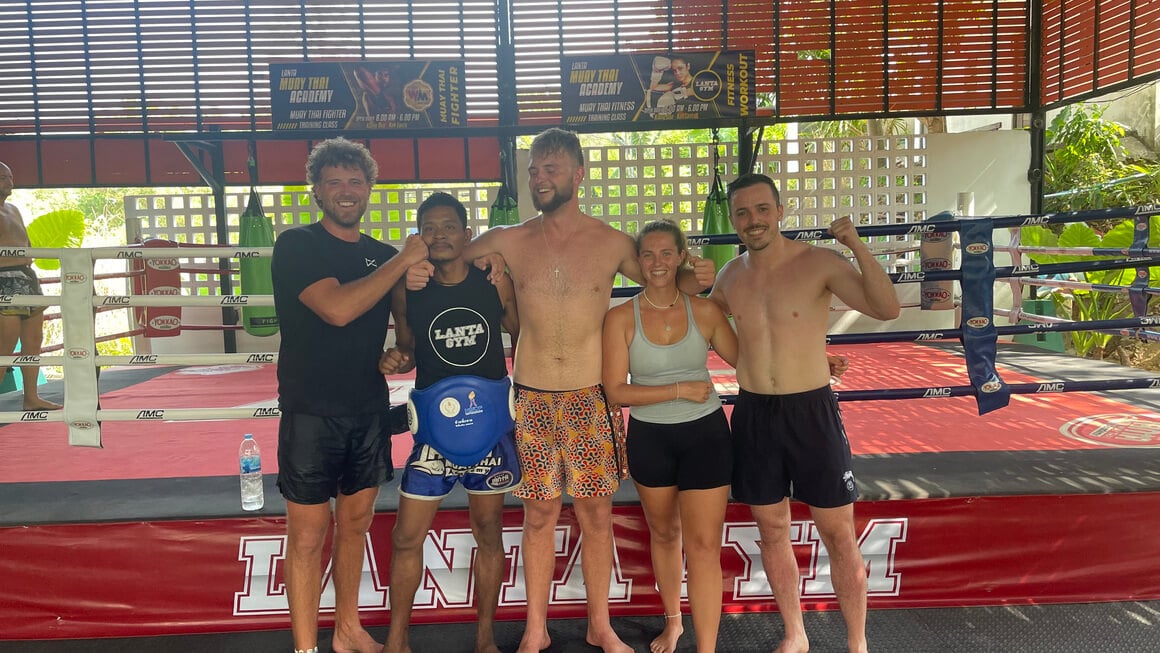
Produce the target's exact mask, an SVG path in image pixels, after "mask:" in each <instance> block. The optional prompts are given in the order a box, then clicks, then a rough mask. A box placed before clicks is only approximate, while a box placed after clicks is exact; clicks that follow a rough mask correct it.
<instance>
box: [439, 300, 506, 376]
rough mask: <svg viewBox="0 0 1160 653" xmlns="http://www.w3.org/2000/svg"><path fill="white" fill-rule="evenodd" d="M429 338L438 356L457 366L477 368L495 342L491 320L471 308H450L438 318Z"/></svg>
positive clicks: (445, 361)
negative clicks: (477, 364)
mask: <svg viewBox="0 0 1160 653" xmlns="http://www.w3.org/2000/svg"><path fill="white" fill-rule="evenodd" d="M427 337H428V338H429V339H430V342H431V349H432V350H434V351H435V355H437V356H438V357H439V358H440V359H441V360H442V361H443V362H444V363H446V364H448V365H451V366H453V367H470V366H472V365H475V364H476V363H478V362H479V361H480V360H481V359H483V355H484V354H485V353H487V346H488V344H489V343H490V342H491V333H490V332H489V330H488V328H487V320H485V319H484V318H483V316H482V315H480V314H479V312H477V311H474V310H472V309H470V308H449V309H447V310H445V311H443V312H442V313H440V314H438V315H436V316H435V319H434V320H431V329H430V330H429V331H428V332H427Z"/></svg>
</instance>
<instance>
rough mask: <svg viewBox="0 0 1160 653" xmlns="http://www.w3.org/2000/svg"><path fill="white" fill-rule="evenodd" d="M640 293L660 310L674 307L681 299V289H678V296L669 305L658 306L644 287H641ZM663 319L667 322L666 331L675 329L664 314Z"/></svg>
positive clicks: (650, 304)
mask: <svg viewBox="0 0 1160 653" xmlns="http://www.w3.org/2000/svg"><path fill="white" fill-rule="evenodd" d="M640 294H641V295H642V296H643V297H644V300H645V301H646V302H648V305H649V306H652V307H653V308H655V309H657V310H658V311H663V310H665V309H666V308H672V307H674V306H676V305H677V302H679V301H681V291H679V290H678V291H677V296H676V297H674V298H673V303H671V304H669V305H668V306H657V305H656V304H654V303H653V300H651V299H649V298H648V293H647V292H646V291H645V290H644V288H641V290H640ZM661 320H663V321H664V323H665V333H668V332H670V331H672V330H673V327H672V325H670V324H669V321H668V320H666V319H665V316H664V315H661Z"/></svg>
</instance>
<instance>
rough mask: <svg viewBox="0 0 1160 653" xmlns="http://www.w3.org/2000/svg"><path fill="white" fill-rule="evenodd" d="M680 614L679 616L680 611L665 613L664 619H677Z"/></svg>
mask: <svg viewBox="0 0 1160 653" xmlns="http://www.w3.org/2000/svg"><path fill="white" fill-rule="evenodd" d="M680 616H681V613H680V612H678V613H676V614H666V615H665V619H677V618H678V617H680Z"/></svg>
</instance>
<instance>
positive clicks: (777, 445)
mask: <svg viewBox="0 0 1160 653" xmlns="http://www.w3.org/2000/svg"><path fill="white" fill-rule="evenodd" d="M732 423H733V460H734V464H733V498H735V499H736V500H738V501H741V502H743V503H747V504H750V505H758V506H761V505H770V504H774V503H778V502H779V501H781V500H782V499H784V498H785V497H787V496H789V497H793V498H794V499H797V500H798V501H802V502H804V503H807V504H809V505H811V506H814V507H817V508H836V507H838V506H844V505H847V504H851V503H853V502H854V500H855V499H857V498H858V489H857V486H856V484H855V482H854V472H853V469H852V464H851V463H852V461H851V456H850V443H849V441H847V440H846V430H845V429H844V428H843V427H842V416H841V413H840V412H839V410H838V400H837V398H836V397H835V396H834V392H833V391H832V390H831V389H830V388H829V386H826V387H822V388H818V389H816V390H809V391H806V392H798V393H795V394H789V395H759V394H753V393H751V392H746V391H744V390H741V391H740V392H739V393H738V394H737V401H736V403H734V405H733V418H732Z"/></svg>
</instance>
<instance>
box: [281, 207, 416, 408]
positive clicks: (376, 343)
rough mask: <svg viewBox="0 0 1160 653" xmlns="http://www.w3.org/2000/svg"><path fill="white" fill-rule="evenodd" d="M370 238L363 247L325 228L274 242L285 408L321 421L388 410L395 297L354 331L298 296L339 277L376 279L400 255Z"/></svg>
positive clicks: (371, 312) (295, 231) (341, 279)
mask: <svg viewBox="0 0 1160 653" xmlns="http://www.w3.org/2000/svg"><path fill="white" fill-rule="evenodd" d="M398 253H399V252H398V250H397V249H395V248H394V247H392V246H390V245H387V244H385V243H381V242H379V241H377V240H375V239H374V238H371V237H370V236H367V235H365V234H364V235H361V237H360V238H359V241H358V242H357V243H349V242H347V241H345V240H341V239H339V238H335V237H334V236H332V235H330V233H329V232H327V231H326V229H324V228H323V226H322V223H314V224H311V225H307V226H304V227H296V228H294V229H290V230H288V231H285V232H283V233H282V234H281V235H279V236H278V239H277V240H276V241H275V242H274V255H273V261H272V263H271V269H272V273H273V278H274V307H275V310H276V311H277V313H278V322H279V324H280V326H281V331H282V345H281V347H280V349H279V350H278V406H279V408H281V409H282V410H287V411H291V412H300V413H307V414H310V415H321V416H348V415H361V414H365V413H372V412H378V411H380V410H383V409H385V408H386V407H387V405H388V402H387V385H386V380H385V379H384V378H383V375H382V374H380V373H379V356H380V355H381V354H382V352H383V343H384V341H385V340H386V336H387V324H388V322H389V320H390V312H391V295H390V293H387V294H386V295H384V296H383V298H382V299H381V300H379V302H378V303H377V304H375V305H374V306H373V307H371V309H370V310H369V311H367V312H366V313H363V314H362V315H360V316H359V317H358V318H356V319H355V320H354V321H352V322H351V323H350V324H348V325H346V326H344V327H338V326H334V325H331V324H327V323H326V322H324V321H323V320H322V318H320V317H318V315H317V314H316V313H315V312H314V311H312V310H310V308H308V307H307V306H306V305H305V304H303V303H302V301H301V300H299V299H298V296H299V295H300V294H301V293H302V291H303V290H305V289H306V288H307V287H308V286H310V285H311V284H313V283H315V282H317V281H320V280H322V279H326V278H328V277H334V278H335V279H338V282H339V283H340V284H341V283H348V282H351V281H355V280H357V279H361V278H362V277H365V276H367V275H368V274H370V273H372V272H374V271H375V270H376V269H377V268H378V267H379V266H380V265H382V264H384V263H386V262H387V260H388V259H390V258H391V257H392V256H394V255H396V254H398Z"/></svg>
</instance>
